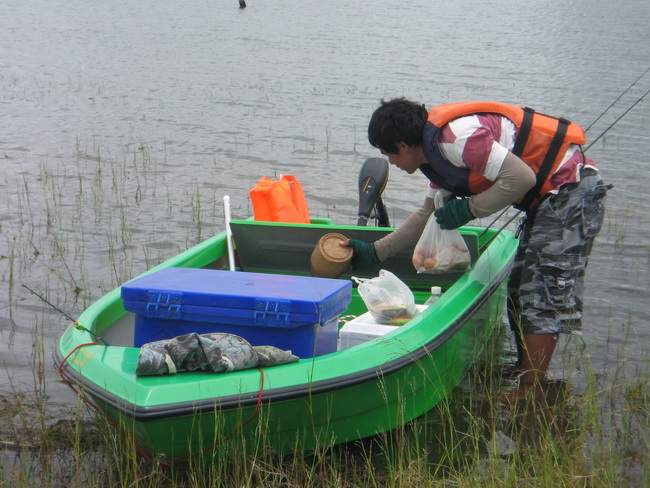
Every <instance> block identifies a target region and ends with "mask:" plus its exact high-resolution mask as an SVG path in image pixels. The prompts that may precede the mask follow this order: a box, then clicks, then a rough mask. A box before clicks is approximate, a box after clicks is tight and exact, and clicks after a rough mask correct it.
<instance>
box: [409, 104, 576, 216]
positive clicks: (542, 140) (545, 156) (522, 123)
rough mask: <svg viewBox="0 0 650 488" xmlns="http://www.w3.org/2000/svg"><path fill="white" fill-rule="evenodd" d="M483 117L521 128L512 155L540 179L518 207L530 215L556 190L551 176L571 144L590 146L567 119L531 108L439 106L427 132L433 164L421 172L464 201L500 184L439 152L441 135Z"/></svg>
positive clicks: (427, 153)
mask: <svg viewBox="0 0 650 488" xmlns="http://www.w3.org/2000/svg"><path fill="white" fill-rule="evenodd" d="M478 113H496V114H499V115H502V116H504V117H507V118H508V119H510V120H511V121H512V122H513V123H514V124H515V126H516V127H517V136H516V139H515V146H514V148H513V150H512V152H513V153H514V154H515V155H516V156H518V157H519V158H521V159H522V160H523V161H524V162H525V163H526V164H527V165H528V166H530V167H531V168H532V169H533V171H535V174H536V175H537V184H536V185H535V186H534V187H533V188H532V189H531V190H530V191H529V192H528V193H526V195H524V196H523V197H521V198H520V199H519V200H517V201H516V202H515V207H517V208H520V209H523V210H529V209H531V208H534V207H535V206H537V205H538V204H539V202H540V201H541V199H542V198H543V197H544V195H546V194H547V193H548V192H549V191H551V190H553V189H554V188H553V185H552V184H551V177H552V176H553V174H554V173H555V171H556V170H557V168H558V166H559V165H560V163H561V162H562V159H563V157H564V155H565V153H566V151H567V149H568V148H569V145H571V144H578V145H582V144H584V143H585V141H586V139H585V134H584V131H583V130H582V128H581V127H580V126H579V125H577V124H574V123H571V122H569V121H568V120H566V119H563V118H555V117H551V116H548V115H544V114H540V113H537V112H535V111H534V110H532V109H530V108H522V107H518V106H516V105H508V104H505V103H498V102H460V103H450V104H445V105H438V106H436V107H433V108H432V109H431V110H430V111H429V116H428V119H427V125H426V127H425V129H424V133H423V149H424V153H425V156H426V157H427V160H428V162H429V164H428V165H423V166H421V167H420V169H421V170H422V172H423V173H424V174H425V175H426V176H427V177H428V178H429V179H430V180H431V181H432V182H433V183H435V184H436V185H438V186H441V187H442V188H445V189H447V190H449V191H452V192H454V193H456V194H457V195H461V196H469V195H475V194H477V193H481V192H482V191H485V190H486V189H487V188H489V187H490V186H491V185H492V184H493V183H494V182H493V181H490V180H488V179H487V178H485V177H484V176H483V175H481V174H480V173H478V172H476V171H473V170H470V169H467V168H459V167H457V166H455V165H453V164H452V163H451V162H449V161H448V160H447V159H446V158H445V157H444V156H443V155H442V153H441V152H440V149H439V148H438V142H437V135H438V130H439V129H440V128H441V127H442V126H443V125H445V124H447V123H448V122H451V121H452V120H454V119H457V118H458V117H463V116H465V115H470V114H478Z"/></svg>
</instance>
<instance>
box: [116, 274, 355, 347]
mask: <svg viewBox="0 0 650 488" xmlns="http://www.w3.org/2000/svg"><path fill="white" fill-rule="evenodd" d="M351 291H352V283H351V282H349V281H345V280H334V279H327V278H311V277H302V276H289V275H276V274H258V273H245V272H239V271H221V270H209V269H191V268H165V269H162V270H160V271H156V272H154V273H150V274H148V275H146V276H143V277H141V278H137V279H135V280H133V281H130V282H129V283H126V284H124V285H122V299H123V300H124V308H125V309H126V310H128V311H130V312H134V313H135V314H136V319H135V337H134V345H135V347H140V346H142V344H145V343H147V342H153V341H158V340H162V339H171V338H173V337H177V336H180V335H183V334H187V333H189V332H196V333H198V334H205V333H208V332H227V333H230V334H236V335H238V336H241V337H243V338H244V339H246V340H247V341H248V342H250V343H251V344H252V345H254V346H264V345H270V346H275V347H278V348H280V349H284V350H290V351H292V352H293V354H295V355H296V356H298V357H300V358H310V357H313V356H318V355H322V354H327V353H330V352H334V351H336V342H337V335H338V317H339V315H341V313H343V312H344V311H345V310H346V308H347V307H348V305H349V304H350V300H351Z"/></svg>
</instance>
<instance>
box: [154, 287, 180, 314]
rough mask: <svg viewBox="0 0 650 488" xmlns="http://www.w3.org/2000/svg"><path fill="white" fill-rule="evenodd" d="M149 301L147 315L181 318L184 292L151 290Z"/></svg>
mask: <svg viewBox="0 0 650 488" xmlns="http://www.w3.org/2000/svg"><path fill="white" fill-rule="evenodd" d="M147 302H148V303H147V317H157V318H161V319H180V318H181V316H182V304H183V294H182V293H170V292H167V291H150V292H149V294H148V295H147Z"/></svg>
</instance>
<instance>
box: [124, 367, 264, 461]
mask: <svg viewBox="0 0 650 488" xmlns="http://www.w3.org/2000/svg"><path fill="white" fill-rule="evenodd" d="M257 369H258V370H259V372H260V389H259V391H258V392H257V402H256V404H255V410H254V411H253V414H252V415H251V416H250V417H249V418H248V420H246V421H245V422H242V423H241V424H240V425H238V426H237V427H236V428H235V429H233V430H232V432H230V433H229V434H228V435H227V436H225V437H224V438H223V439H221V440H220V441H219V442H217V443H215V444H213V445H211V446H210V447H206V448H205V449H203V450H201V451H198V452H194V453H191V454H185V455H183V456H177V457H175V458H172V461H181V460H184V459H190V458H193V457H196V456H200V455H201V454H205V453H206V452H208V451H211V450H212V449H214V448H216V447H219V446H220V445H222V444H225V443H226V442H228V441H229V440H230V439H231V438H232V437H233V436H234V435H235V434H236V433H237V432H239V431H241V430H242V429H243V428H244V427H246V426H247V425H248V424H249V423H251V422H252V421H253V420H254V419H255V417H257V415H258V414H259V411H260V407H261V406H262V394H263V393H264V370H263V369H262V368H257ZM133 445H134V446H135V447H136V449H137V450H138V451H139V452H140V453H141V454H142V455H143V456H144V457H145V459H146V460H147V461H151V459H152V457H151V455H150V454H148V453H147V452H146V451H145V450H144V449H143V448H142V447H141V446H139V445H138V444H137V442H136V441H135V439H133Z"/></svg>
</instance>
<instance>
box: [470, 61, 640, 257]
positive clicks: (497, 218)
mask: <svg viewBox="0 0 650 488" xmlns="http://www.w3.org/2000/svg"><path fill="white" fill-rule="evenodd" d="M648 71H650V67H648V69H646V70H645V71H644V72H643V73H642V74H641V76H639V77H638V78H637V79H636V80H634V82H633V83H632V84H631V85H630V86H628V87H627V88H626V89H625V91H624V92H623V93H621V94H620V95H619V96H618V98H616V100H614V101H613V102H612V103H611V104H610V105H609V107H607V108H606V109H605V110H604V111H603V112H602V113H601V114H600V115H599V116H598V117H597V118H596V120H594V121H593V122H592V123H591V124H590V125H589V127H587V128H586V129H585V132H587V131H588V130H589V129H591V127H593V125H594V124H595V123H596V122H598V120H600V119H601V117H602V116H603V115H605V114H606V113H607V112H608V111H609V109H610V108H612V107H613V106H614V104H615V103H616V102H618V101H619V100H620V99H621V98H622V97H623V95H625V94H626V93H627V92H628V91H629V90H630V89H631V88H632V87H633V86H634V85H636V84H637V82H638V81H639V80H640V79H641V78H643V77H644V76H645V74H646V73H648ZM648 93H650V89H649V90H647V91H646V92H645V93H644V94H643V95H641V96H640V97H639V98H637V99H636V101H635V102H634V103H633V104H632V105H630V106H629V107H628V108H627V110H625V112H623V113H622V114H621V115H620V116H619V117H618V118H617V119H616V120H615V121H614V122H612V123H611V124H609V126H607V128H606V129H605V130H604V131H603V132H601V133H600V135H599V136H598V137H596V138H595V139H594V140H593V141H592V142H591V143H590V144H589V145H588V146H587V147H586V148H585V149H583V150H582V153H583V154H584V153H586V152H587V151H588V150H589V148H591V147H592V146H593V145H594V144H595V143H596V142H597V141H598V140H599V139H600V138H601V137H603V136H604V135H605V134H606V133H607V132H608V131H609V130H610V129H612V128H613V127H614V126H615V125H616V124H617V123H618V122H619V121H620V120H621V119H622V118H623V117H625V115H627V114H628V113H629V112H630V111H631V110H632V109H633V108H634V107H635V106H636V105H637V104H638V103H639V102H641V101H642V100H643V99H644V98H645V97H646V95H648ZM510 207H511V205H508V206H507V207H506V208H505V209H503V211H502V212H501V213H500V214H499V215H497V216H496V218H495V219H494V220H493V221H492V222H491V223H490V225H488V226H487V227H486V228H485V229H484V230H483V232H481V234H480V235H479V238H481V237H482V236H483V235H484V234H485V233H486V232H487V231H488V230H489V229H490V228H491V227H492V226H493V225H494V224H495V223H496V222H497V220H499V219H500V218H501V217H502V216H503V215H504V214H505V213H506V212H507V211H508V210H510ZM521 212H522V210H517V212H516V213H515V214H514V215H513V216H512V217H511V218H510V219H509V220H508V221H507V222H506V223H505V224H504V225H503V226H502V227H501V228H500V229H499V230H498V231H497V232H496V233H495V234H494V235H493V236H492V237H490V239H488V241H487V242H486V243H485V244H483V245H482V246H481V249H480V250H479V251H482V250H483V249H484V248H485V247H487V245H488V244H490V242H492V240H494V238H495V237H496V236H497V235H499V233H500V232H501V231H502V230H503V229H505V228H506V227H507V226H508V225H509V224H510V223H511V222H512V221H513V220H515V219H516V218H517V216H518V215H519V214H520V213H521Z"/></svg>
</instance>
